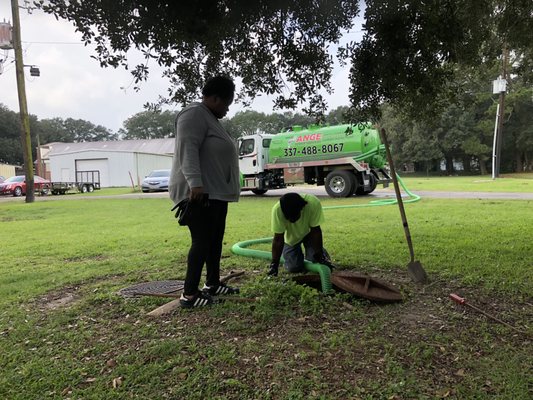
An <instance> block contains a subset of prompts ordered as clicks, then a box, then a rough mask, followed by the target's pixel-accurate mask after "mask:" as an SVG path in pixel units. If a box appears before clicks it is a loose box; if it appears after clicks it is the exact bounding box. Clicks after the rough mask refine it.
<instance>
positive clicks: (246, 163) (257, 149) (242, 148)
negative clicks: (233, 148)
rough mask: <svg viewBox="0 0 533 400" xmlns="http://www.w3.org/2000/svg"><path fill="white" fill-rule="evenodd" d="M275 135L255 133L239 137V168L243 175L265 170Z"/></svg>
mask: <svg viewBox="0 0 533 400" xmlns="http://www.w3.org/2000/svg"><path fill="white" fill-rule="evenodd" d="M273 136H275V135H269V134H266V133H264V134H260V133H258V134H255V135H249V136H243V137H241V138H239V139H238V141H237V144H238V148H239V168H240V170H241V173H242V174H243V175H253V174H258V173H260V172H263V171H264V170H265V165H266V163H267V162H268V148H269V147H270V141H271V140H272V137H273Z"/></svg>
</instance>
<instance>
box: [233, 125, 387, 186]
mask: <svg viewBox="0 0 533 400" xmlns="http://www.w3.org/2000/svg"><path fill="white" fill-rule="evenodd" d="M238 146H239V167H240V170H241V173H242V175H243V185H242V190H251V191H252V192H253V193H255V194H258V195H261V194H264V193H266V192H267V191H268V190H272V189H283V188H286V187H287V186H291V185H297V184H303V183H307V184H311V185H318V186H321V185H324V186H325V188H326V192H327V193H328V195H330V196H331V197H349V196H352V195H366V194H369V193H372V192H373V191H374V189H375V188H376V186H377V185H378V184H379V183H381V184H383V185H384V186H388V184H389V182H390V181H391V179H390V176H389V173H388V169H387V167H386V163H385V149H384V146H383V145H382V143H381V140H380V137H379V132H378V131H377V130H376V129H374V128H373V127H372V126H371V125H370V124H357V125H335V126H316V125H314V126H309V127H307V128H303V127H301V126H293V127H292V128H291V129H290V130H288V131H286V132H281V133H278V134H277V135H271V134H260V133H258V134H255V135H249V136H243V137H241V138H239V141H238Z"/></svg>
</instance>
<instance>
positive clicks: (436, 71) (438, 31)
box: [349, 0, 533, 119]
mask: <svg viewBox="0 0 533 400" xmlns="http://www.w3.org/2000/svg"><path fill="white" fill-rule="evenodd" d="M365 21H366V23H365V34H364V37H363V40H362V41H361V42H360V43H358V44H353V45H352V46H349V50H350V52H349V53H350V57H351V61H352V68H351V76H350V80H351V83H352V91H351V94H350V100H351V102H352V105H354V106H355V107H356V109H358V110H359V111H360V112H363V113H365V114H367V115H371V116H378V115H379V114H380V105H381V104H382V103H383V102H389V103H391V104H393V105H396V106H401V107H402V108H403V109H404V112H408V113H409V114H410V115H411V117H412V118H413V119H421V118H422V117H426V118H429V119H430V118H431V116H432V115H433V114H434V109H435V107H439V108H444V107H446V105H447V104H449V98H450V97H455V96H456V95H457V94H460V90H459V88H458V87H456V86H455V85H454V84H455V83H457V80H456V79H455V78H456V75H455V73H456V72H457V68H456V66H457V65H460V66H462V67H463V68H465V67H468V66H477V65H479V64H480V63H481V62H482V61H483V60H485V59H486V58H487V57H488V58H489V59H493V58H494V56H495V55H496V54H500V53H501V51H502V48H503V47H506V48H508V49H513V50H514V51H524V50H525V51H531V32H532V30H533V2H531V1H529V0H480V1H470V0H451V1H427V2H423V1H419V0H403V1H402V0H393V1H391V0H367V1H366V10H365Z"/></svg>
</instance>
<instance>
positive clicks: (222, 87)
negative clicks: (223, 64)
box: [202, 75, 235, 100]
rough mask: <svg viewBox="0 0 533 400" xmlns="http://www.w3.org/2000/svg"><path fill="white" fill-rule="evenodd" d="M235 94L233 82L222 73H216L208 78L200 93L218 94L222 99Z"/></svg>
mask: <svg viewBox="0 0 533 400" xmlns="http://www.w3.org/2000/svg"><path fill="white" fill-rule="evenodd" d="M234 94H235V83H233V80H232V79H231V78H228V77H227V76H224V75H217V76H214V77H212V78H209V79H208V80H207V81H206V82H205V85H204V87H203V88H202V95H204V96H205V97H209V96H218V97H220V98H222V99H225V100H226V99H230V98H232V97H233V95H234Z"/></svg>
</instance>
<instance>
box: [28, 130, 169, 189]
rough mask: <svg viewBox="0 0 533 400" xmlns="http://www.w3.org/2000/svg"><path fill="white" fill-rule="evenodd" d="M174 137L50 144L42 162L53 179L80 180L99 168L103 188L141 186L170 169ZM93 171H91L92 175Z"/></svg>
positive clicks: (40, 162) (45, 172) (62, 180)
mask: <svg viewBox="0 0 533 400" xmlns="http://www.w3.org/2000/svg"><path fill="white" fill-rule="evenodd" d="M173 154H174V139H173V138H171V139H150V140H148V139H146V140H121V141H107V142H84V143H60V142H55V143H49V144H46V145H44V146H41V151H40V160H39V162H38V164H40V167H41V168H42V169H43V170H44V171H43V172H44V173H43V176H46V177H47V178H48V179H50V180H51V181H53V182H79V181H80V180H81V179H80V177H81V176H82V175H83V176H84V179H87V174H86V172H87V171H98V174H94V176H99V179H100V186H101V187H103V188H104V187H124V186H133V185H137V186H139V185H140V183H141V182H142V180H143V179H144V177H145V176H147V175H148V174H149V173H150V172H151V171H153V170H154V169H170V167H171V165H172V156H173ZM92 175H93V174H89V176H92Z"/></svg>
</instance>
